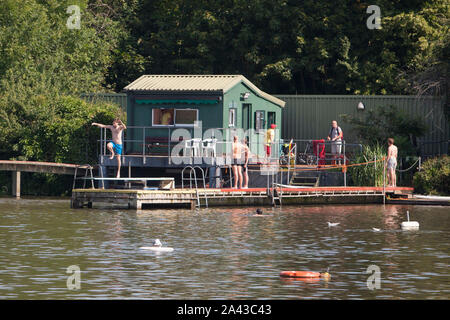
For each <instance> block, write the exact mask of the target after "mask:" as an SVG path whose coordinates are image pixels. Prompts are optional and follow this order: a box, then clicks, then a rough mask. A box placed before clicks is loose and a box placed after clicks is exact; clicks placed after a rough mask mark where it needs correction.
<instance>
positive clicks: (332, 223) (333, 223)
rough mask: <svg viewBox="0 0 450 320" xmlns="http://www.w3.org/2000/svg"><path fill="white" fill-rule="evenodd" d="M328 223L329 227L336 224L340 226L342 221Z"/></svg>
mask: <svg viewBox="0 0 450 320" xmlns="http://www.w3.org/2000/svg"><path fill="white" fill-rule="evenodd" d="M327 223H328V228H329V227H336V226H338V225H339V224H340V222H329V221H328V222H327Z"/></svg>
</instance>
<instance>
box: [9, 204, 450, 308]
mask: <svg viewBox="0 0 450 320" xmlns="http://www.w3.org/2000/svg"><path fill="white" fill-rule="evenodd" d="M406 210H409V212H410V215H411V220H415V221H419V223H420V230H419V231H402V230H401V229H400V223H401V222H402V221H405V220H406ZM263 211H264V214H267V216H265V217H259V216H254V215H253V213H254V212H255V208H210V209H201V210H196V211H190V210H185V209H176V210H172V209H171V210H145V211H142V212H139V213H136V212H135V211H129V210H122V209H106V208H105V209H102V208H94V209H77V210H75V209H70V203H69V200H52V199H21V200H19V201H18V200H14V199H11V198H0V250H1V251H0V253H1V255H0V299H450V272H449V264H450V244H449V243H450V223H449V222H450V208H449V207H440V206H397V205H386V206H382V205H358V206H355V205H351V206H347V205H341V206H303V207H288V206H285V207H283V208H281V209H280V208H275V209H273V208H263ZM327 221H332V222H339V223H340V225H338V226H337V227H332V228H329V227H328V226H327ZM372 227H376V228H381V229H382V230H381V231H380V232H375V231H373V230H372ZM155 238H159V239H161V241H162V242H163V245H166V246H169V247H173V248H174V249H175V250H174V251H173V252H169V253H155V252H151V251H144V250H141V249H139V247H141V246H150V245H152V241H153V239H155ZM71 265H77V266H79V268H80V269H81V288H80V289H79V290H69V289H68V288H67V285H66V282H67V279H68V277H69V276H70V274H68V273H66V271H67V267H69V266H71ZM370 265H377V266H378V267H379V268H380V271H381V280H380V285H381V287H380V288H379V289H374V290H369V289H368V287H367V280H368V277H369V276H371V274H368V273H366V270H367V268H368V267H369V266H370ZM327 267H330V273H331V275H332V277H331V279H330V281H325V280H318V281H309V282H308V281H300V280H284V279H282V278H280V277H279V273H280V271H282V270H311V271H321V272H323V271H326V269H327ZM371 283H374V282H371Z"/></svg>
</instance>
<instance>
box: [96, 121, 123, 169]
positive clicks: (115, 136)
mask: <svg viewBox="0 0 450 320" xmlns="http://www.w3.org/2000/svg"><path fill="white" fill-rule="evenodd" d="M92 125H93V126H97V127H100V128H106V129H109V130H111V134H112V141H110V142H108V144H107V145H106V147H107V148H108V150H109V152H111V156H110V157H109V158H110V159H114V156H116V159H117V174H116V178H120V165H121V162H120V156H121V155H122V132H123V130H125V129H126V128H127V127H126V126H125V124H124V123H123V122H122V120H120V119H115V120H114V121H113V123H112V125H104V124H101V123H96V122H93V123H92Z"/></svg>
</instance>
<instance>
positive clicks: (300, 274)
mask: <svg viewBox="0 0 450 320" xmlns="http://www.w3.org/2000/svg"><path fill="white" fill-rule="evenodd" d="M326 274H328V273H326ZM324 275H325V274H322V273H320V272H313V271H281V273H280V277H287V278H320V277H323V276H324Z"/></svg>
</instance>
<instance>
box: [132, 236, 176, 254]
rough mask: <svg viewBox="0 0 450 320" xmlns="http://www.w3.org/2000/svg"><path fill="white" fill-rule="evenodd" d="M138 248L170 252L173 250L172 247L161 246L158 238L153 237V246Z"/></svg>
mask: <svg viewBox="0 0 450 320" xmlns="http://www.w3.org/2000/svg"><path fill="white" fill-rule="evenodd" d="M139 249H142V250H151V251H156V252H171V251H173V248H170V247H163V246H162V243H161V241H159V239H155V241H154V242H153V246H151V247H140V248H139Z"/></svg>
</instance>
